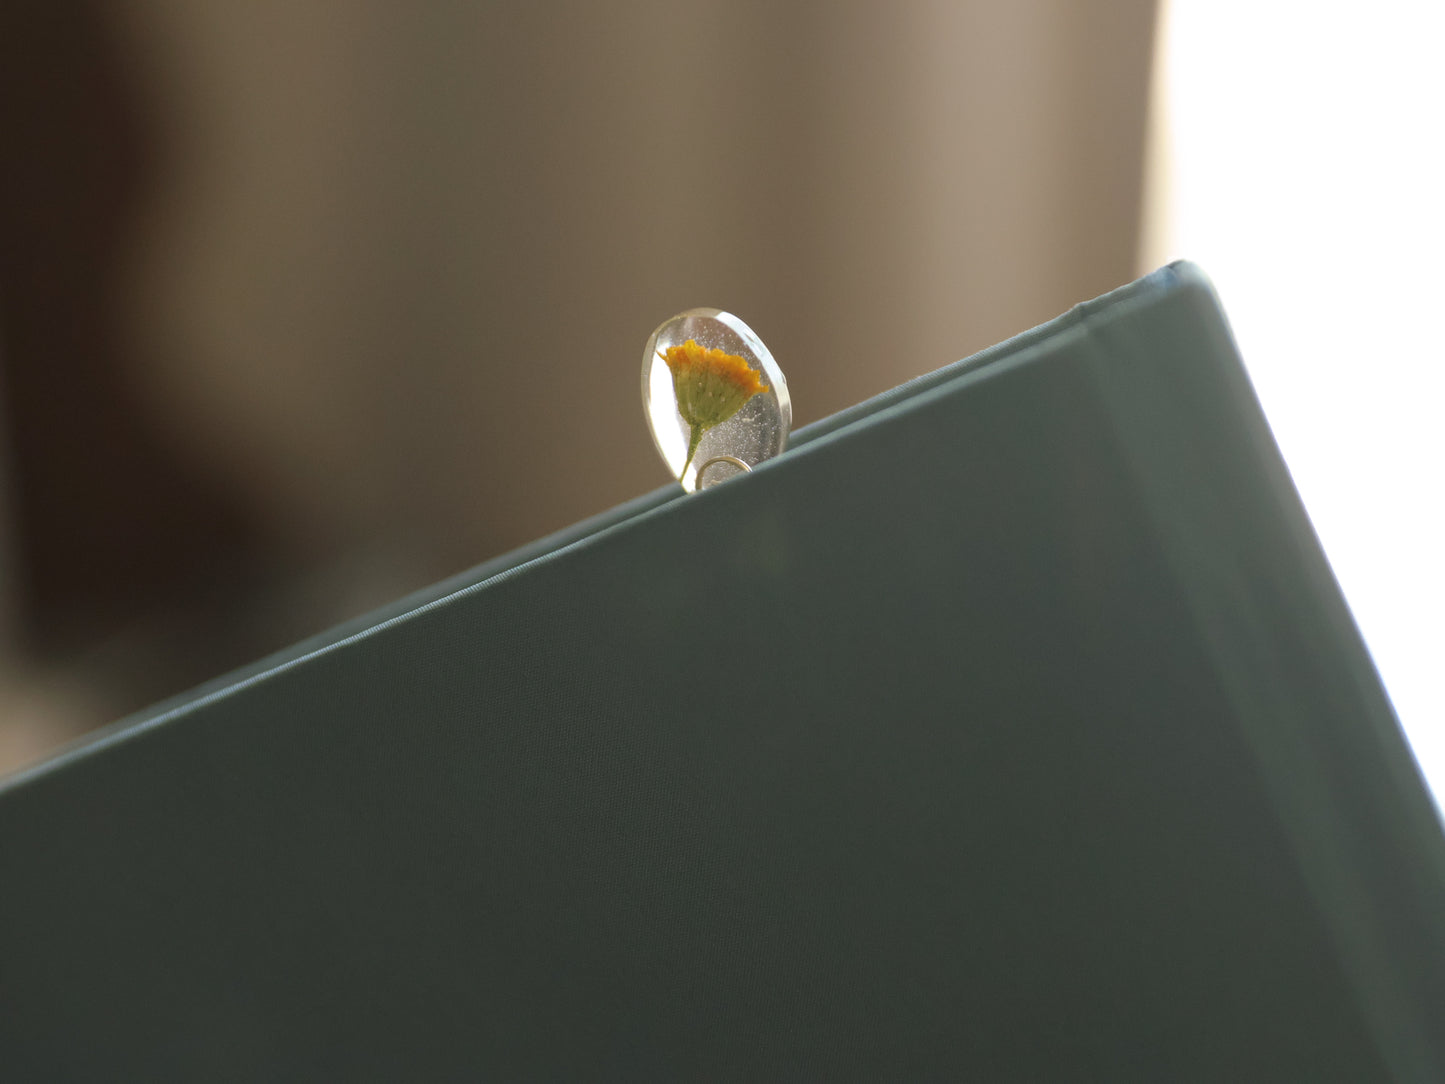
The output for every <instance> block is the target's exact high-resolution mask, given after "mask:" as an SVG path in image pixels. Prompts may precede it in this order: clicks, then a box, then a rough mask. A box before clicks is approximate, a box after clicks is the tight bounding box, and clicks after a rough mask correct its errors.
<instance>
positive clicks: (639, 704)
mask: <svg viewBox="0 0 1445 1084" xmlns="http://www.w3.org/2000/svg"><path fill="white" fill-rule="evenodd" d="M1442 916H1445V845H1442V837H1441V830H1440V825H1439V822H1438V820H1437V819H1436V815H1435V812H1434V810H1433V807H1432V806H1431V804H1430V801H1429V798H1428V796H1427V794H1426V792H1425V790H1424V787H1423V785H1422V783H1421V781H1420V778H1419V776H1418V773H1417V772H1416V770H1415V766H1414V763H1413V761H1412V760H1411V758H1410V755H1409V752H1408V750H1407V748H1406V746H1405V744H1404V741H1403V739H1402V737H1401V735H1400V732H1399V729H1398V726H1397V724H1396V722H1395V720H1394V717H1393V715H1392V713H1391V710H1390V707H1389V705H1388V703H1387V701H1386V699H1385V698H1384V695H1383V694H1382V691H1381V689H1380V686H1379V682H1378V680H1377V678H1376V676H1375V673H1374V671H1373V669H1372V667H1371V665H1370V662H1369V660H1368V657H1367V655H1366V653H1365V651H1364V649H1363V647H1362V645H1361V643H1360V640H1359V638H1358V636H1357V634H1356V631H1355V629H1354V626H1353V624H1352V622H1351V620H1350V617H1349V614H1348V612H1347V610H1346V609H1345V606H1344V604H1343V601H1342V600H1341V598H1340V595H1339V592H1338V589H1337V587H1336V586H1335V583H1334V581H1333V579H1332V577H1331V576H1330V573H1329V570H1328V567H1327V565H1326V564H1325V561H1324V558H1323V556H1322V555H1321V553H1320V550H1319V547H1318V545H1317V543H1316V541H1315V539H1314V536H1313V534H1312V532H1311V530H1310V528H1309V525H1308V522H1307V520H1306V519H1305V516H1304V513H1303V510H1302V509H1301V507H1300V504H1299V501H1298V499H1297V497H1296V495H1295V493H1294V490H1293V488H1292V487H1291V485H1290V482H1289V479H1288V476H1287V475H1286V473H1285V470H1284V467H1283V465H1282V463H1281V461H1280V458H1279V455H1278V453H1277V451H1276V449H1275V447H1274V445H1273V442H1272V440H1271V439H1270V436H1269V433H1268V430H1267V428H1266V426H1265V424H1264V421H1263V418H1262V416H1261V414H1260V412H1259V408H1258V405H1257V403H1256V401H1255V399H1254V396H1253V393H1252V391H1251V389H1250V387H1249V385H1248V381H1247V379H1246V377H1245V374H1244V371H1243V369H1242V367H1241V365H1240V362H1239V360H1238V358H1237V356H1236V354H1235V351H1234V347H1233V344H1232V342H1231V339H1230V336H1229V332H1228V329H1227V326H1226V324H1225V322H1224V319H1223V317H1222V315H1221V313H1220V311H1219V309H1218V306H1217V303H1216V301H1215V298H1214V295H1213V292H1212V291H1211V289H1210V288H1209V286H1208V283H1207V282H1206V281H1205V280H1204V279H1203V276H1202V275H1201V274H1200V273H1199V272H1198V271H1197V270H1195V269H1193V268H1192V267H1190V266H1188V265H1176V266H1174V267H1170V268H1166V269H1164V270H1162V271H1160V272H1157V273H1155V274H1154V275H1152V276H1149V277H1148V278H1145V279H1143V280H1140V281H1139V282H1137V283H1135V284H1133V285H1131V286H1129V287H1126V288H1124V289H1122V290H1120V291H1117V292H1115V293H1113V294H1110V295H1108V296H1106V297H1104V298H1101V299H1099V300H1097V301H1094V302H1091V303H1089V304H1086V305H1083V306H1080V307H1079V308H1077V309H1075V310H1073V311H1072V312H1070V313H1068V314H1066V315H1065V316H1063V317H1060V318H1059V319H1058V320H1056V321H1054V322H1053V323H1050V324H1048V325H1045V326H1043V327H1041V328H1038V329H1035V330H1034V331H1031V332H1029V333H1027V334H1025V335H1023V336H1020V337H1019V338H1017V339H1014V340H1010V341H1009V342H1006V343H1004V344H1001V345H1000V346H998V347H995V348H993V349H991V350H989V351H986V352H985V353H984V354H982V355H979V356H978V357H976V358H972V359H969V360H967V361H964V362H960V363H959V364H958V365H955V366H952V367H950V368H948V369H945V370H942V371H940V372H938V373H935V374H932V375H931V376H929V377H926V378H923V379H922V380H919V381H916V382H914V383H913V384H910V385H907V386H905V387H903V388H900V389H897V390H896V391H894V392H891V393H889V394H887V395H885V396H882V397H880V398H879V399H877V400H874V401H872V402H870V403H866V404H863V405H862V406H860V407H858V408H855V409H853V410H851V411H847V412H844V413H843V414H841V415H838V416H836V417H834V418H831V419H828V420H827V421H825V422H822V423H819V424H817V425H815V426H812V427H810V428H809V429H807V430H804V431H803V432H802V433H800V434H798V436H797V439H796V440H795V442H794V445H793V447H792V448H790V449H789V451H788V452H786V453H785V454H784V455H783V456H781V457H779V458H777V459H775V460H772V461H769V462H767V463H765V464H763V465H762V466H760V467H759V468H758V469H757V470H756V471H755V472H754V473H753V474H751V475H749V476H746V477H742V478H739V479H736V480H734V481H730V482H728V483H726V484H724V485H720V486H717V487H715V488H713V489H709V490H706V491H704V492H702V493H700V494H696V495H690V496H684V495H683V494H682V493H681V491H680V490H679V489H678V488H677V487H676V486H671V487H668V488H666V489H664V490H661V491H659V492H658V493H656V494H653V495H651V496H648V497H645V498H642V499H640V500H639V501H637V502H634V503H633V504H631V505H628V506H626V507H623V508H620V509H618V510H616V511H614V512H612V513H609V514H608V515H606V516H603V517H600V518H599V519H598V520H594V521H591V522H589V523H586V524H582V525H580V526H579V527H577V528H575V529H574V530H572V531H569V532H564V533H563V534H562V535H560V536H557V537H555V538H552V539H548V540H544V541H543V542H541V543H539V544H537V545H536V546H533V547H530V548H529V549H527V550H525V551H522V552H520V553H517V554H513V555H510V556H508V557H506V558H502V559H500V560H498V561H494V562H491V563H490V564H488V565H484V566H482V567H481V568H480V569H478V570H475V571H474V572H473V573H470V574H468V575H467V576H464V577H460V578H458V579H457V580H455V581H453V582H450V583H447V584H444V585H441V586H439V587H438V588H436V589H435V590H433V591H432V592H429V593H427V594H426V595H424V596H421V597H418V598H414V599H410V600H406V601H404V602H402V603H399V604H397V605H396V606H395V607H393V608H391V609H390V610H389V611H387V612H385V613H382V614H379V615H374V616H373V617H372V618H371V619H368V620H366V621H361V622H357V623H354V624H353V625H351V626H348V627H346V628H343V629H340V630H337V631H336V632H334V633H332V634H329V635H327V636H324V637H320V638H317V639H316V640H314V641H311V642H308V643H306V644H302V645H299V646H298V647H297V648H295V649H293V650H292V651H290V652H287V653H283V654H282V655H279V656H277V657H275V658H273V659H270V660H266V661H265V662H263V663H261V664H258V665H257V666H256V667H253V668H251V669H250V670H248V671H245V672H243V673H241V674H237V675H233V676H232V677H230V678H228V679H225V680H222V681H219V682H215V683H213V684H211V685H209V686H207V687H205V688H203V689H201V690H198V691H196V692H195V693H193V694H190V695H188V696H185V697H181V698H178V699H177V700H175V701H172V702H169V703H167V704H164V705H161V706H159V707H158V708H156V709H154V710H153V711H151V712H149V713H145V714H143V715H141V716H140V717H138V718H135V719H132V720H128V721H125V722H124V723H122V724H119V725H118V726H117V727H115V728H113V729H112V730H111V731H109V732H107V733H105V734H103V735H101V736H100V737H98V738H97V739H95V740H93V741H91V742H88V743H86V744H84V745H82V746H80V747H78V748H76V749H73V750H71V751H69V752H67V753H66V754H64V755H62V756H61V757H59V758H57V759H56V760H54V761H53V762H51V763H50V764H47V765H44V766H41V767H40V768H38V769H35V770H33V771H30V772H27V773H24V774H22V775H20V776H18V777H15V778H14V779H12V780H11V781H9V783H8V784H7V785H5V786H3V787H0V1076H3V1077H4V1078H5V1079H7V1080H16V1081H29V1080H46V1081H65V1080H108V1081H111V1080H144V1081H170V1080H186V1081H194V1080H207V1081H222V1080H238V1081H241V1080H245V1081H252V1080H258V1081H259V1080H268V1081H269V1080H363V1079H379V1080H399V1079H404V1080H473V1079H483V1078H489V1079H506V1080H516V1079H530V1078H550V1079H598V1078H617V1079H648V1078H651V1079H687V1078H706V1079H852V1078H868V1079H890V1080H904V1079H922V1078H952V1079H980V1080H1013V1079H1017V1080H1057V1079H1067V1080H1111V1081H1117V1080H1183V1079H1191V1080H1192V1079H1198V1080H1242V1079H1252V1080H1312V1081H1314V1080H1350V1081H1363V1080H1379V1079H1397V1080H1422V1081H1423V1080H1435V1081H1438V1080H1441V1079H1445V1045H1442V1044H1445V1028H1442V1027H1441V1026H1440V1024H1441V1020H1442V1019H1445V931H1442Z"/></svg>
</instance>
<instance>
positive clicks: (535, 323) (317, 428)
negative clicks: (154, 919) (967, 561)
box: [0, 0, 1154, 770]
mask: <svg viewBox="0 0 1445 1084" xmlns="http://www.w3.org/2000/svg"><path fill="white" fill-rule="evenodd" d="M1153 20H1154V2H1153V0H1099V2H1093V0H1075V2H1052V3H1050V2H1044V0H1029V2H1007V3H1005V2H1004V0H960V2H956V3H944V2H937V3H922V2H914V3H901V4H893V3H882V2H872V3H867V2H860V0H850V2H826V3H825V2H821V0H816V2H800V0H771V2H769V3H761V2H736V0H732V2H721V0H712V2H702V0H693V2H688V3H676V2H668V0H655V2H641V0H626V2H621V3H613V4H591V3H582V2H572V3H566V4H546V5H539V4H528V3H461V2H457V3H444V2H438V3H428V4H422V5H400V4H394V3H391V2H389V0H309V2H306V3H296V2H294V0H264V2H258V3H248V4H196V3H192V2H190V0H137V2H135V3H132V4H129V5H124V6H123V7H122V6H118V5H108V4H99V3H89V4H87V3H81V2H80V0H73V2H70V3H66V4H51V3H46V2H41V0H33V2H20V3H16V4H8V5H6V6H5V7H4V9H3V11H0V73H3V74H0V80H3V83H0V86H3V92H0V141H3V142H0V145H3V146H4V148H5V158H6V168H5V170H3V171H0V365H3V373H0V376H3V390H0V408H3V414H0V436H3V438H4V441H5V444H4V452H3V458H0V470H3V474H4V483H5V484H4V493H3V496H0V561H3V567H0V572H3V576H4V589H3V594H0V620H3V622H4V629H5V632H6V642H5V644H4V646H3V648H0V770H4V769H5V768H7V767H14V766H16V765H17V764H19V763H21V762H23V761H26V760H29V759H33V758H34V757H35V756H37V755H39V753H40V752H42V751H43V750H44V749H45V748H47V747H49V746H50V745H52V744H54V743H55V742H56V741H58V740H61V739H63V738H64V737H66V736H67V735H70V734H73V733H75V732H78V731H80V730H82V729H84V728H86V727H89V726H92V725H95V724H97V723H100V722H104V721H106V720H108V719H110V718H113V717H115V716H117V715H119V714H121V713H123V712H125V711H128V710H131V709H134V708H137V707H140V706H142V705H143V704H144V703H145V702H147V701H149V700H151V699H153V698H156V697H159V696H161V695H164V694H167V693H170V692H176V691H179V690H180V689H182V688H184V687H186V686H187V685H189V684H191V683H194V682H195V681H197V680H200V679H203V678H205V677H208V676H211V675H213V674H214V673H217V672H219V671H221V670H223V669H225V668H227V667H229V666H232V665H236V664H239V663H242V662H245V661H247V660H248V659H249V658H251V657H252V656H255V655H257V654H260V653H262V652H265V651H268V650H271V649H274V648H278V647H281V646H284V644H285V643H287V642H288V641H290V640H292V639H294V638H297V637H299V636H302V635H305V634H307V633H310V632H314V631H317V630H319V629H320V628H322V627H324V626H325V625H327V624H329V623H331V622H333V621H335V620H338V619H340V618H342V617H346V616H350V615H352V614H354V613H356V612H358V611H360V610H362V609H364V608H366V607H368V606H370V605H373V604H375V603H379V602H381V601H385V600H386V599H387V598H389V597H391V596H392V595H394V594H396V593H399V592H401V591H405V590H408V589H411V588H415V587H419V586H422V585H423V584H425V583H426V582H428V581H429V580H431V579H434V578H436V577H438V576H440V575H444V574H446V573H449V572H454V571H458V570H460V569H462V568H464V567H466V566H467V565H469V564H473V563H475V562H478V561H480V560H482V559H484V558H486V557H488V556H491V555H494V554H496V553H499V552H502V551H503V550H506V549H508V548H510V547H512V546H515V545H517V544H520V543H522V542H525V541H528V540H529V539H531V538H533V537H536V536H538V535H540V534H543V533H545V532H547V531H549V530H552V529H555V528H559V527H562V526H564V525H566V524H567V523H569V522H571V521H573V520H576V519H578V518H581V517H583V516H586V515H588V514H591V513H594V512H597V511H600V510H602V509H604V508H606V507H608V506H610V505H612V504H615V503H617V502H618V501H621V500H624V499H626V498H627V497H630V496H633V495H635V494H638V493H641V492H644V491H647V490H650V489H652V488H655V487H657V486H660V485H663V484H665V483H666V482H667V475H666V472H665V470H664V469H663V467H662V466H661V464H660V462H658V461H657V460H656V457H655V453H654V452H653V449H652V446H651V443H650V440H649V437H648V435H647V432H646V430H645V428H644V425H643V422H642V416H641V411H640V407H639V404H638V389H637V370H638V366H639V365H640V363H641V356H640V352H641V350H642V346H643V343H644V342H645V340H646V338H647V335H648V333H649V332H650V331H651V330H652V328H653V326H655V325H656V324H657V323H659V322H660V321H661V320H663V319H664V318H666V317H667V316H669V315H671V314H672V313H673V312H675V311H678V310H680V309H683V308H688V307H691V306H694V305H717V306H721V307H724V308H729V309H731V310H733V311H735V312H737V313H739V314H740V315H742V316H743V317H744V319H746V320H747V321H748V322H749V323H750V324H751V325H752V326H753V327H754V328H755V329H756V330H757V331H758V332H759V334H761V335H762V336H763V338H764V339H765V340H766V341H767V342H768V344H769V346H770V347H771V349H772V350H773V352H774V354H775V355H776V357H777V358H778V360H779V362H780V363H781V364H782V365H783V367H784V368H785V370H786V371H787V373H788V379H789V385H790V388H791V391H792V395H793V402H794V410H795V422H796V423H798V424H806V423H807V422H809V421H812V420H815V419H817V418H819V417H822V416H824V415H826V414H829V413H831V412H833V411H835V410H838V409H840V408H842V407H844V406H847V405H849V404H851V403H854V402H857V401H858V400H860V399H863V398H866V397H867V396H869V395H871V394H874V393H876V392H879V391H882V390H884V389H886V388H889V387H891V386H893V385H895V384H897V383H899V382H900V381H903V380H905V379H907V378H909V377H912V376H915V375H918V374H919V373H922V372H925V371H928V370H931V369H933V368H936V367H938V366H939V365H942V364H945V363H947V362H950V361H952V360H954V359H956V358H958V357H961V356H964V355H966V354H968V353H971V352H973V351H975V350H977V349H980V348H982V347H984V346H987V345H988V344H990V343H992V342H994V341H996V340H998V339H1000V338H1003V337H1006V336H1008V335H1011V334H1013V333H1015V332H1018V331H1021V330H1023V329H1024V328H1026V327H1029V326H1031V325H1033V324H1036V323H1038V322H1040V321H1042V320H1045V319H1047V318H1049V317H1051V316H1054V315H1056V314H1057V313H1059V312H1061V311H1063V310H1064V309H1066V308H1068V307H1069V306H1070V305H1071V304H1073V303H1075V302H1077V301H1080V300H1083V299H1085V298H1088V297H1091V296H1094V295H1096V294H1098V293H1101V292H1103V291H1104V290H1107V289H1109V288H1110V287H1113V286H1116V285H1118V284H1120V283H1123V282H1125V281H1127V280H1128V279H1130V278H1132V277H1133V276H1134V273H1135V270H1136V269H1135V267H1134V262H1133V261H1134V253H1135V251H1136V247H1137V234H1138V220H1139V204H1140V185H1141V175H1142V148H1143V138H1144V122H1145V106H1146V101H1145V99H1146V90H1147V86H1148V81H1149V80H1148V72H1149V61H1150V57H1149V53H1150V45H1151V40H1152V28H1153Z"/></svg>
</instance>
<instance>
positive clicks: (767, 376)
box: [642, 309, 793, 492]
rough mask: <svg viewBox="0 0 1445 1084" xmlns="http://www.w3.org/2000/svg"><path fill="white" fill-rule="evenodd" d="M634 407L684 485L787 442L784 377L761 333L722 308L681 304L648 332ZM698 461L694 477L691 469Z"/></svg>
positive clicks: (727, 471)
mask: <svg viewBox="0 0 1445 1084" xmlns="http://www.w3.org/2000/svg"><path fill="white" fill-rule="evenodd" d="M642 409H643V411H644V412H645V413H646V414H647V424H648V426H649V427H650V428H651V430H652V439H653V441H655V442H656V444H657V450H658V452H659V453H660V454H661V455H662V461H663V462H664V463H666V464H667V468H668V470H669V471H671V472H672V476H673V477H674V478H676V479H677V480H678V481H679V482H681V483H682V488H683V489H685V490H687V491H688V492H692V491H693V490H695V489H705V488H707V487H709V486H714V485H716V484H717V483H719V482H723V481H726V480H727V479H729V478H731V477H733V476H735V475H738V474H741V473H743V468H741V467H739V466H737V465H736V464H735V463H732V462H729V461H728V460H730V459H734V460H740V461H741V462H743V463H746V464H747V465H748V466H749V467H753V466H756V465H757V464H759V463H761V462H762V461H763V460H765V459H771V458H772V457H773V456H775V455H777V454H778V453H779V452H781V451H782V450H783V449H784V448H785V447H786V446H787V443H788V429H789V428H790V427H791V425H792V423H793V404H792V401H791V400H790V399H789V398H788V382H787V380H785V379H784V378H783V371H782V370H781V369H779V368H778V363H777V362H775V361H774V360H773V355H772V354H771V353H769V351H768V348H767V347H766V346H764V345H763V340H762V339H759V338H758V337H757V335H755V334H754V333H753V329H752V328H750V327H748V325H747V324H745V323H743V322H742V321H741V320H739V319H738V318H737V317H736V316H734V315H733V314H732V313H730V312H723V311H721V310H720V309H688V310H687V311H686V312H681V313H678V314H677V315H676V316H674V317H673V318H672V319H671V320H668V321H667V322H666V323H664V324H663V325H662V326H661V327H659V328H658V329H657V330H656V331H654V332H653V333H652V337H651V338H650V339H648V340H647V350H646V352H645V353H644V354H643V356H642ZM700 467H703V468H705V470H704V472H703V477H702V481H701V483H699V481H698V469H699V468H700Z"/></svg>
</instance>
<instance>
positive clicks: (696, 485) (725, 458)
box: [692, 455, 753, 489]
mask: <svg viewBox="0 0 1445 1084" xmlns="http://www.w3.org/2000/svg"><path fill="white" fill-rule="evenodd" d="M714 463H731V464H732V465H733V466H735V467H737V468H739V469H740V470H741V471H742V472H743V473H744V474H752V473H753V468H752V467H750V466H748V465H747V464H746V463H744V462H743V461H742V460H741V459H739V458H738V457H737V456H735V455H715V456H713V457H712V458H711V459H708V460H704V461H703V463H702V464H701V465H700V466H699V467H698V468H697V477H696V479H695V480H694V481H693V484H692V488H693V489H701V488H702V472H703V471H705V470H707V469H708V467H710V466H712V465H713V464H714Z"/></svg>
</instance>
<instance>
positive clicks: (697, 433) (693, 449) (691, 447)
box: [677, 425, 707, 482]
mask: <svg viewBox="0 0 1445 1084" xmlns="http://www.w3.org/2000/svg"><path fill="white" fill-rule="evenodd" d="M706 432H707V426H704V425H694V426H693V427H692V440H691V441H689V442H688V445H687V458H686V459H684V460H683V461H682V470H681V471H679V472H678V475H677V480H678V481H679V482H681V481H682V476H683V475H684V474H686V473H687V468H688V466H689V465H690V464H691V463H692V457H693V456H694V455H695V454H696V453H697V446H698V444H699V443H700V442H701V441H702V435H703V434H704V433H706Z"/></svg>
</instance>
